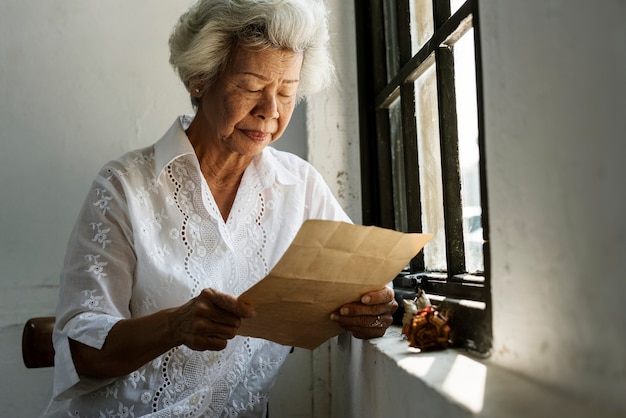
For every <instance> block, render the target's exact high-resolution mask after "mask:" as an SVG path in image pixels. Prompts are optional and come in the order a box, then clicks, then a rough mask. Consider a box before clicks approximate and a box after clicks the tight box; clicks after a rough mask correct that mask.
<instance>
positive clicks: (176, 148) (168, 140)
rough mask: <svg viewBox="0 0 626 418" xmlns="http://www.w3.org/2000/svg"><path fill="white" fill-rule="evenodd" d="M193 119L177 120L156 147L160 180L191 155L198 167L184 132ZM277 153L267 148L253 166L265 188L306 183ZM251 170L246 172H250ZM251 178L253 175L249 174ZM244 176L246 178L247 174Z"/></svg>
mask: <svg viewBox="0 0 626 418" xmlns="http://www.w3.org/2000/svg"><path fill="white" fill-rule="evenodd" d="M192 120H193V115H181V116H179V117H177V118H176V120H175V121H174V123H173V124H172V126H171V127H170V128H169V129H168V130H167V132H166V133H165V135H163V137H162V138H161V139H160V140H159V141H158V142H157V143H156V144H155V145H154V158H155V170H156V174H157V178H158V177H160V175H161V173H162V171H163V169H165V167H167V166H168V165H169V164H170V163H172V162H173V161H174V160H177V159H179V158H182V157H185V156H187V155H191V156H192V157H193V159H194V161H195V162H196V165H198V167H199V164H198V159H197V157H196V154H195V151H194V149H193V146H192V145H191V142H189V138H187V134H186V133H185V130H186V129H187V128H188V127H189V125H190V124H191V121H192ZM277 153H280V151H277V150H276V149H274V148H272V147H266V148H265V149H264V150H263V152H262V153H261V154H259V155H257V156H255V157H254V159H253V160H252V163H251V164H250V166H251V167H253V168H252V169H253V170H255V171H256V173H255V174H256V175H257V179H258V180H260V181H261V186H262V187H263V188H266V187H269V186H271V185H272V184H273V183H274V182H278V183H281V184H284V185H293V184H298V183H301V182H302V181H303V179H301V178H299V177H297V176H296V175H294V174H293V173H292V172H291V171H290V170H289V169H288V168H287V167H285V166H284V165H283V164H281V163H280V162H279V160H278V159H277ZM251 167H248V169H246V171H249V169H250V168H251ZM250 174H252V173H250ZM244 176H245V174H244Z"/></svg>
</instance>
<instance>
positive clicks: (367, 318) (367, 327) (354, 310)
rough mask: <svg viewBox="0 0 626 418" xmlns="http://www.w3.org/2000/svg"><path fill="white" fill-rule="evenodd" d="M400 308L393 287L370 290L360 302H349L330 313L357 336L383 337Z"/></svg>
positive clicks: (333, 318) (364, 337)
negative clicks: (394, 314)
mask: <svg viewBox="0 0 626 418" xmlns="http://www.w3.org/2000/svg"><path fill="white" fill-rule="evenodd" d="M396 309H398V303H397V302H396V300H395V299H394V292H393V289H391V288H389V287H385V288H383V289H380V290H377V291H374V292H369V293H366V294H365V295H363V297H361V301H360V302H355V303H348V304H345V305H343V306H342V307H341V308H339V310H338V311H336V312H333V313H332V314H331V315H330V319H332V320H333V321H336V322H337V323H339V325H340V326H341V327H342V328H343V329H345V330H346V331H349V332H351V333H352V335H354V336H355V337H356V338H361V339H368V338H377V337H382V336H383V335H384V334H385V332H386V331H387V328H388V327H389V325H391V323H392V322H393V317H392V315H393V313H394V312H395V311H396Z"/></svg>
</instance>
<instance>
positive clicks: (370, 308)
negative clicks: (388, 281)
mask: <svg viewBox="0 0 626 418" xmlns="http://www.w3.org/2000/svg"><path fill="white" fill-rule="evenodd" d="M396 309H398V302H396V300H395V299H392V300H391V302H388V303H384V304H378V305H365V304H363V303H348V304H345V305H343V306H342V307H341V308H340V309H339V311H338V314H339V315H341V316H362V315H387V314H393V313H394V312H395V311H396Z"/></svg>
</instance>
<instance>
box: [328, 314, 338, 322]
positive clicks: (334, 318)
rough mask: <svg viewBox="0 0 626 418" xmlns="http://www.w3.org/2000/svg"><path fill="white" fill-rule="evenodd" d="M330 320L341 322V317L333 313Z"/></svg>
mask: <svg viewBox="0 0 626 418" xmlns="http://www.w3.org/2000/svg"><path fill="white" fill-rule="evenodd" d="M330 320H331V321H338V320H339V315H337V314H336V313H331V314H330Z"/></svg>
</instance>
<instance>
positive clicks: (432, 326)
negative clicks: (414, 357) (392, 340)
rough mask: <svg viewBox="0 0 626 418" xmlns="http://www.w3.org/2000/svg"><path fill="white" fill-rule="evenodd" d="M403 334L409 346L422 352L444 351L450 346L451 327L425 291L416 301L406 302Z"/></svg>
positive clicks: (420, 293) (419, 292) (420, 292)
mask: <svg viewBox="0 0 626 418" xmlns="http://www.w3.org/2000/svg"><path fill="white" fill-rule="evenodd" d="M402 334H404V335H405V336H406V338H407V340H408V341H409V345H410V346H411V347H414V348H419V349H420V350H422V351H432V350H442V349H444V348H446V347H447V346H448V336H449V335H450V326H449V325H448V319H447V318H446V316H445V315H444V314H443V313H441V312H439V311H437V307H436V306H433V305H431V303H430V300H429V299H428V297H427V296H426V294H425V293H424V291H423V290H421V289H419V291H418V296H417V297H416V298H415V299H414V300H412V301H411V300H405V301H404V316H403V318H402Z"/></svg>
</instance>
